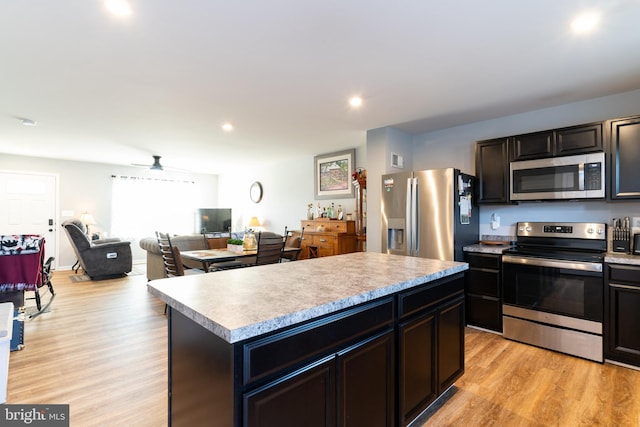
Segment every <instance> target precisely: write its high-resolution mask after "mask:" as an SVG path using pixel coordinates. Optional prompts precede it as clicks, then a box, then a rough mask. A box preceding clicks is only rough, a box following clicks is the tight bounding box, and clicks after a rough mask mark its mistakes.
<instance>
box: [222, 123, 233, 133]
mask: <svg viewBox="0 0 640 427" xmlns="http://www.w3.org/2000/svg"><path fill="white" fill-rule="evenodd" d="M222 130H223V131H225V132H231V131H232V130H233V125H232V124H231V123H225V124H223V125H222Z"/></svg>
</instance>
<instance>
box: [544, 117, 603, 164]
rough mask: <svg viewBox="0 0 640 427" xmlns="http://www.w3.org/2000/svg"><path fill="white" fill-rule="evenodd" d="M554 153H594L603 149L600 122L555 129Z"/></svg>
mask: <svg viewBox="0 0 640 427" xmlns="http://www.w3.org/2000/svg"><path fill="white" fill-rule="evenodd" d="M553 133H554V134H555V155H556V156H565V155H572V154H583V153H594V152H598V151H603V150H604V144H603V142H602V123H591V124H587V125H579V126H571V127H568V128H562V129H556V130H555V131H554V132H553Z"/></svg>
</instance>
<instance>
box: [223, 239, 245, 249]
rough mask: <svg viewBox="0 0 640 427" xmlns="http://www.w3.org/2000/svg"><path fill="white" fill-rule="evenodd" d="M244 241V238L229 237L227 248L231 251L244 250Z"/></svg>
mask: <svg viewBox="0 0 640 427" xmlns="http://www.w3.org/2000/svg"><path fill="white" fill-rule="evenodd" d="M243 243H244V242H243V241H242V239H229V240H227V250H228V251H231V252H242V251H243Z"/></svg>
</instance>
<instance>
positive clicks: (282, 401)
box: [243, 358, 336, 427]
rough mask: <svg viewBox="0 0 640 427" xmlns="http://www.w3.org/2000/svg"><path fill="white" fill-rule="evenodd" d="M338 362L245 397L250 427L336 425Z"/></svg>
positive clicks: (331, 361) (325, 363)
mask: <svg viewBox="0 0 640 427" xmlns="http://www.w3.org/2000/svg"><path fill="white" fill-rule="evenodd" d="M334 378H335V361H334V359H333V358H331V359H329V360H326V361H323V362H321V363H318V364H314V365H310V366H307V367H305V368H304V369H301V370H300V371H298V372H296V373H294V374H292V375H291V376H290V377H289V378H286V379H284V380H283V381H279V382H277V383H273V384H269V385H267V386H266V387H263V388H260V389H258V390H255V391H253V392H251V393H248V394H247V395H245V397H244V404H243V406H244V408H245V411H246V412H245V414H244V418H245V425H246V426H282V427H288V426H290V427H297V426H301V425H304V426H312V427H327V426H335V406H336V405H335V400H336V398H335V382H334Z"/></svg>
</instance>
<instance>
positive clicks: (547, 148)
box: [512, 130, 554, 160]
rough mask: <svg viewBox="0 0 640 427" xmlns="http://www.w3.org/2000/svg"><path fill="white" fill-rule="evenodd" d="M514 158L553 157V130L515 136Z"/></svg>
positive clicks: (513, 144)
mask: <svg viewBox="0 0 640 427" xmlns="http://www.w3.org/2000/svg"><path fill="white" fill-rule="evenodd" d="M512 146H513V160H530V159H541V158H544V157H553V146H554V141H553V131H551V130H547V131H544V132H535V133H528V134H526V135H517V136H514V137H513V140H512Z"/></svg>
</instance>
